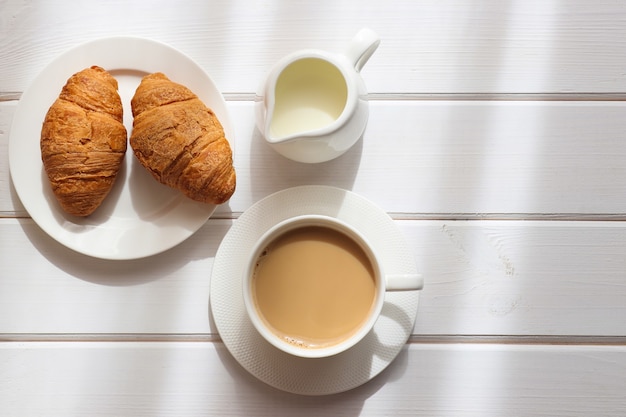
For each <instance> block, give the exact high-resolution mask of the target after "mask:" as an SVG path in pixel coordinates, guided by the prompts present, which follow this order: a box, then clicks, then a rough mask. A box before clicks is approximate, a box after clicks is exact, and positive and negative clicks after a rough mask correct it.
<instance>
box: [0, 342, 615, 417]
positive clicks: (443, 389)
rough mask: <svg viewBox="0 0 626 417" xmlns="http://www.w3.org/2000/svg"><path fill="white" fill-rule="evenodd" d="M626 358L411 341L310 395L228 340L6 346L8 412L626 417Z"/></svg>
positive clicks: (592, 351)
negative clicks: (392, 356) (254, 366)
mask: <svg viewBox="0 0 626 417" xmlns="http://www.w3.org/2000/svg"><path fill="white" fill-rule="evenodd" d="M625 354H626V350H625V348H624V347H623V346H620V347H585V346H574V347H568V346H524V345H522V346H506V345H504V346H503V345H463V344H460V345H438V344H433V345H418V344H412V345H409V346H408V347H407V348H405V349H404V350H403V351H402V352H401V353H400V355H399V357H398V358H397V359H396V361H395V362H394V363H392V364H391V365H390V367H389V368H387V369H386V370H385V371H384V372H383V373H382V374H380V375H378V376H377V377H376V378H374V379H373V380H372V381H370V382H369V383H367V384H365V385H362V386H361V387H359V388H356V389H354V390H352V391H349V392H346V393H342V394H337V395H331V396H327V397H304V396H299V395H293V394H286V393H284V392H280V391H277V390H275V389H273V388H271V387H269V386H267V385H265V384H263V383H261V382H259V381H257V380H256V379H254V378H253V377H251V376H250V375H249V374H247V372H246V371H245V370H243V369H242V368H241V367H240V366H239V365H238V364H237V363H236V362H235V361H234V359H233V358H232V357H231V356H230V354H229V353H228V352H227V351H226V349H225V348H224V347H223V346H222V345H221V344H211V343H208V344H207V343H186V344H180V343H100V342H98V343H30V344H27V345H20V344H15V343H8V344H7V343H0V361H5V363H4V364H3V378H2V379H0V413H2V415H10V416H12V417H22V416H24V417H27V416H28V417H30V416H33V415H46V416H48V417H56V416H59V417H61V416H62V417H66V416H69V415H76V416H78V415H90V416H120V415H124V416H125V415H132V416H135V417H142V416H151V417H152V416H187V415H189V416H220V417H224V416H248V415H271V416H276V417H281V416H293V415H295V414H297V415H299V416H303V417H306V416H320V415H332V416H346V417H350V416H363V417H365V416H376V417H378V416H392V415H393V416H406V417H414V416H416V415H424V416H437V417H478V416H480V417H501V416H503V415H515V416H568V417H587V416H590V415H593V416H603V417H609V416H610V417H621V416H622V415H623V414H624V412H626V398H625V396H624V392H626V367H625V364H624V361H623V357H624V355H625ZM9 359H10V360H9ZM20 392H28V393H31V395H32V396H33V397H35V398H36V399H37V400H36V401H34V400H31V401H24V398H23V397H21V396H19V395H15V394H16V393H20Z"/></svg>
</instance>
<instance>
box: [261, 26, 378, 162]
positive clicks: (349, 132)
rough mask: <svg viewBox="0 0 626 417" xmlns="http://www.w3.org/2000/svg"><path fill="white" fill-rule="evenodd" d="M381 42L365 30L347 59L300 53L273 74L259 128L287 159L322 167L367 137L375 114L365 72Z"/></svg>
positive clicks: (263, 99) (266, 84) (265, 92)
mask: <svg viewBox="0 0 626 417" xmlns="http://www.w3.org/2000/svg"><path fill="white" fill-rule="evenodd" d="M379 43H380V39H379V38H378V35H377V34H376V33H374V32H373V31H372V30H370V29H362V30H360V31H359V32H358V33H357V34H356V36H355V37H354V38H353V39H352V41H351V42H350V44H349V46H348V48H347V49H346V51H344V52H343V53H341V54H337V53H330V52H325V51H320V50H315V49H306V50H301V51H297V52H294V53H292V54H290V55H288V56H286V57H284V58H283V59H282V60H280V61H279V62H278V63H276V65H275V66H274V67H273V68H272V69H271V71H270V72H269V75H268V76H267V78H266V80H265V82H264V83H263V85H262V86H261V88H260V92H259V94H258V97H257V108H256V118H257V127H258V129H259V130H260V131H261V132H262V133H263V136H264V137H265V140H266V141H267V143H268V144H269V145H270V146H272V147H273V148H274V149H275V150H276V151H277V152H278V153H280V154H281V155H283V156H285V157H287V158H289V159H292V160H294V161H298V162H308V163H317V162H325V161H329V160H331V159H334V158H336V157H338V156H340V155H342V154H343V153H344V152H346V151H347V150H348V149H350V147H351V146H352V145H354V144H355V143H356V142H357V141H358V140H359V139H360V138H361V136H362V135H363V131H364V130H365V126H366V125H367V118H368V114H369V109H368V102H367V91H366V88H365V83H364V82H363V79H362V78H361V75H360V71H361V69H362V68H363V66H364V65H365V63H366V62H367V61H368V59H369V58H370V56H372V54H373V53H374V52H375V51H376V49H377V48H378V45H379Z"/></svg>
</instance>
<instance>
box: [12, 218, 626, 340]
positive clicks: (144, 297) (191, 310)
mask: <svg viewBox="0 0 626 417" xmlns="http://www.w3.org/2000/svg"><path fill="white" fill-rule="evenodd" d="M397 223H398V227H400V230H401V232H402V233H403V234H404V235H405V237H406V239H407V243H408V244H409V245H410V247H411V248H413V250H414V254H415V262H416V264H417V266H418V270H420V271H421V272H422V273H423V274H424V276H425V279H426V285H425V288H424V290H423V291H422V293H421V296H420V306H419V310H418V318H417V322H416V325H415V329H414V334H415V335H470V336H471V335H493V336H497V335H501V336H505V338H506V336H558V335H565V336H624V335H626V322H624V320H619V319H617V318H618V317H624V316H626V303H625V302H624V300H626V283H625V281H624V270H626V258H625V257H624V256H623V254H624V253H626V224H623V223H621V222H619V223H615V222H543V221H538V222H518V221H415V220H407V221H398V222H397ZM230 225H231V220H210V221H209V223H208V224H207V225H206V226H204V227H203V228H202V229H200V231H198V232H197V233H196V234H195V235H193V236H192V237H191V238H190V239H188V240H187V241H185V242H183V243H182V244H181V245H179V246H177V247H176V248H174V249H172V250H170V251H167V252H165V253H164V254H162V255H159V256H157V257H151V258H147V259H142V260H135V261H124V262H120V261H105V260H97V259H92V258H89V257H87V256H84V255H80V254H77V253H74V252H73V251H71V250H69V249H66V248H65V247H63V246H61V245H59V244H58V243H56V242H55V241H53V240H52V239H51V238H50V237H49V236H47V235H45V234H44V233H43V232H42V231H41V230H40V229H39V228H38V227H37V226H36V225H35V224H34V223H33V222H32V221H31V220H13V219H0V231H1V233H2V236H3V238H2V240H0V265H3V269H2V273H1V274H0V286H1V287H2V288H3V291H2V292H1V293H0V334H1V333H5V334H20V333H26V334H28V333H34V334H80V333H90V334H94V333H96V334H97V333H103V334H174V335H176V334H179V335H186V334H204V335H206V334H215V329H214V326H213V325H212V322H211V318H210V313H209V305H208V298H209V286H210V276H211V268H212V265H213V258H214V256H215V253H216V251H217V248H218V246H219V244H220V242H221V241H222V239H223V237H224V235H225V234H226V233H227V231H228V229H229V227H230ZM13 259H28V262H15V261H12V260H13ZM16 317H19V320H16V319H15V318H16Z"/></svg>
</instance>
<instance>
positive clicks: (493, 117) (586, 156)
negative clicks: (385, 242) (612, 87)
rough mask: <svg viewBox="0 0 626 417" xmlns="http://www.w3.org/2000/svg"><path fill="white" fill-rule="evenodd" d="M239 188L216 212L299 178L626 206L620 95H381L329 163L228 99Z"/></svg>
mask: <svg viewBox="0 0 626 417" xmlns="http://www.w3.org/2000/svg"><path fill="white" fill-rule="evenodd" d="M228 106H229V110H230V112H231V114H232V118H233V121H234V125H235V129H236V138H235V167H236V169H237V172H238V186H237V191H236V193H235V195H234V196H233V198H232V199H231V201H230V202H229V203H228V204H227V205H224V206H223V207H221V208H220V209H219V211H218V213H217V215H218V216H220V217H232V215H233V214H232V213H235V215H236V213H241V212H243V211H245V210H246V209H247V208H248V207H250V206H251V205H252V204H253V203H254V202H256V201H258V200H259V199H260V198H263V197H265V196H267V195H269V194H271V193H273V192H275V191H278V190H281V189H284V188H288V187H292V186H297V185H303V184H325V185H332V186H337V187H341V188H346V189H351V190H354V191H355V192H357V193H359V194H361V195H363V196H365V197H367V198H369V199H370V200H372V201H373V202H375V203H376V204H378V205H380V206H381V207H382V208H383V209H385V210H386V211H388V212H392V213H406V214H416V213H417V214H428V213H430V214H432V213H438V214H441V213H444V214H445V213H456V214H466V215H467V214H470V215H471V214H474V215H475V214H490V213H491V214H493V213H496V214H499V213H513V214H519V215H520V216H518V217H524V215H528V214H541V213H543V214H552V213H561V214H563V213H571V214H600V215H602V214H607V215H611V214H622V215H626V211H625V210H624V207H626V194H624V192H623V190H624V189H626V164H624V160H625V159H626V141H624V140H623V138H624V132H626V104H625V103H624V102H535V101H532V102H526V101H515V102H494V101H485V102H482V101H480V102H467V101H460V102H459V101H442V102H439V101H437V102H434V101H393V100H392V101H373V102H371V112H370V120H369V124H368V127H367V130H366V133H365V135H364V138H363V140H362V141H359V142H358V143H357V145H355V147H354V148H353V149H351V150H350V151H349V152H348V153H347V154H345V155H343V156H342V157H340V158H338V159H335V160H333V161H330V162H327V163H324V164H300V163H296V162H292V161H290V160H288V159H286V158H284V157H282V156H280V155H279V154H277V153H276V152H274V151H273V150H272V149H270V148H269V147H268V146H267V145H266V144H265V143H264V142H263V139H262V137H261V136H260V134H259V133H258V131H257V130H256V129H255V117H254V106H253V104H252V102H249V101H230V102H229V103H228ZM14 110H15V103H0V215H4V216H25V215H27V213H26V212H25V211H24V209H23V207H22V205H21V204H20V203H19V200H18V199H17V196H16V194H15V193H14V190H13V189H12V184H11V183H10V177H9V168H8V156H7V148H8V133H9V129H10V123H11V119H12V116H13V113H14Z"/></svg>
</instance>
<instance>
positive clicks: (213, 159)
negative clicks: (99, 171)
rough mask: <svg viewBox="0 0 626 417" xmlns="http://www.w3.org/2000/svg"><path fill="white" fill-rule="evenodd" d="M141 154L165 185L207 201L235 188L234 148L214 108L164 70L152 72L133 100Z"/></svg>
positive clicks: (134, 136)
mask: <svg viewBox="0 0 626 417" xmlns="http://www.w3.org/2000/svg"><path fill="white" fill-rule="evenodd" d="M131 105H132V111H133V118H134V119H133V131H132V133H131V136H130V145H131V147H132V148H133V151H134V153H135V156H136V157H137V159H138V160H139V162H141V164H142V165H143V166H144V167H145V168H146V169H148V171H150V173H151V174H152V175H153V176H154V178H156V179H157V180H158V181H160V182H161V183H163V184H166V185H168V186H170V187H173V188H176V189H178V190H180V191H182V192H183V194H185V195H186V196H187V197H189V198H191V199H193V200H196V201H201V202H204V203H213V204H221V203H223V202H225V201H227V200H228V199H229V198H230V197H231V195H232V194H233V193H234V191H235V183H236V177H235V169H234V168H233V158H232V150H231V148H230V145H229V143H228V141H227V140H226V138H225V136H224V129H223V128H222V125H221V124H220V122H219V120H218V119H217V117H216V116H215V114H214V113H213V111H211V110H210V109H209V108H207V107H206V106H205V105H204V103H202V101H201V100H200V99H199V98H198V97H197V96H196V95H195V94H194V93H193V92H192V91H191V90H189V89H188V88H187V87H185V86H183V85H181V84H177V83H175V82H173V81H170V80H169V79H168V78H167V77H166V76H165V75H164V74H162V73H154V74H149V75H146V76H145V77H144V78H143V79H142V80H141V83H140V84H139V87H137V91H136V92H135V95H134V97H133V99H132V101H131Z"/></svg>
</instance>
